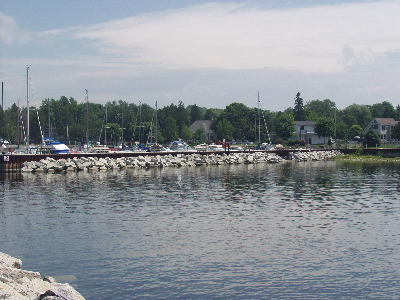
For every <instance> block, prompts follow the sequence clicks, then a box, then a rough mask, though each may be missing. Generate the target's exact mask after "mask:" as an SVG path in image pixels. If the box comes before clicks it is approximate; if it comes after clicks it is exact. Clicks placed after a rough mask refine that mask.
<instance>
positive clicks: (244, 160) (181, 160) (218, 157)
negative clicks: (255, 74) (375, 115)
mask: <svg viewBox="0 0 400 300" xmlns="http://www.w3.org/2000/svg"><path fill="white" fill-rule="evenodd" d="M338 154H339V152H338V151H316V152H294V153H292V154H291V159H293V160H295V161H309V160H327V159H331V158H332V157H334V156H336V155H338ZM282 161H285V159H283V158H282V157H280V156H279V155H277V154H276V153H269V152H252V153H246V152H243V153H229V154H226V153H223V154H218V153H215V154H209V155H203V154H198V153H190V154H180V153H179V154H175V155H173V154H168V155H155V156H150V155H141V156H137V157H120V158H110V157H79V158H78V157H73V158H62V159H57V160H55V159H54V158H50V157H48V158H46V159H42V160H40V161H31V162H25V163H24V166H23V167H22V169H21V170H22V171H23V172H49V173H56V172H67V171H75V172H76V171H102V170H104V171H105V170H113V169H125V168H153V167H160V168H164V167H184V166H200V165H232V164H257V163H265V162H266V163H279V162H282Z"/></svg>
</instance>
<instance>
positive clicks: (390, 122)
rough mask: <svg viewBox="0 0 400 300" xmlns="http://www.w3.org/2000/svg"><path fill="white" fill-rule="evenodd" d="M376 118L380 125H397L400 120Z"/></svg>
mask: <svg viewBox="0 0 400 300" xmlns="http://www.w3.org/2000/svg"><path fill="white" fill-rule="evenodd" d="M374 120H375V121H376V122H377V123H378V124H379V125H389V126H396V125H397V124H398V123H399V121H396V120H395V119H393V118H374Z"/></svg>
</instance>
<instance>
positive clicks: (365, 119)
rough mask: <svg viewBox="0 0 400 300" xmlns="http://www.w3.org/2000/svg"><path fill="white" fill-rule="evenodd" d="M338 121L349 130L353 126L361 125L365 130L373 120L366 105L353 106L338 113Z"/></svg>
mask: <svg viewBox="0 0 400 300" xmlns="http://www.w3.org/2000/svg"><path fill="white" fill-rule="evenodd" d="M338 119H339V120H340V121H343V122H344V123H345V124H346V125H347V126H348V127H349V128H350V126H352V125H360V126H361V127H362V128H365V127H366V126H367V125H368V123H369V122H370V121H371V120H372V115H371V112H370V110H369V108H368V106H366V105H359V104H352V105H350V106H348V107H346V108H345V109H343V110H342V111H340V112H338Z"/></svg>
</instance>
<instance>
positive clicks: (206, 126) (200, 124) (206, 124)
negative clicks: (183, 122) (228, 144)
mask: <svg viewBox="0 0 400 300" xmlns="http://www.w3.org/2000/svg"><path fill="white" fill-rule="evenodd" d="M210 126H211V121H210V120H197V121H195V122H194V123H193V124H192V125H190V127H189V130H190V131H191V132H192V133H193V134H195V133H196V131H197V130H198V129H199V128H203V130H204V132H205V133H206V135H207V139H208V140H209V141H215V140H216V139H217V135H216V134H215V132H214V131H213V130H212V129H211V128H210Z"/></svg>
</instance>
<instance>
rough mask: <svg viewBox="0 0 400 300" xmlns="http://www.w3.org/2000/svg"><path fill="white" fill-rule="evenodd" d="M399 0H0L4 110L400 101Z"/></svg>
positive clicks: (274, 107)
mask: <svg viewBox="0 0 400 300" xmlns="http://www.w3.org/2000/svg"><path fill="white" fill-rule="evenodd" d="M399 16H400V1H398V0H394V1H391V0H387V1H385V0H382V1H378V0H375V1H373V0H371V1H363V0H359V1H356V0H355V1H343V0H326V1H322V0H308V1H305V0H298V1H295V0H253V1H235V0H232V1H225V0H221V1H214V2H212V1H199V0H168V1H167V0H146V1H142V0H112V1H111V0H86V1H82V0H68V1H66V0H58V1H54V0H41V1H28V0H0V77H1V81H2V82H3V84H4V91H3V93H4V107H5V108H7V107H10V106H11V105H12V104H14V103H18V101H20V103H21V106H26V102H27V66H29V93H30V105H37V106H39V105H40V104H41V102H42V100H43V99H45V98H54V99H59V98H60V97H61V96H66V97H68V98H69V97H72V98H74V99H75V100H77V101H78V102H84V101H85V99H86V90H87V91H88V94H87V95H88V98H89V101H90V102H96V103H101V104H104V103H106V102H109V101H118V100H123V101H126V102H128V103H135V104H139V103H147V104H148V105H150V106H152V107H155V104H156V101H157V104H158V107H163V106H167V105H170V104H172V103H174V104H178V102H179V101H182V102H183V103H184V104H185V105H192V104H196V105H198V106H204V107H207V108H225V107H226V106H227V105H229V104H231V103H233V102H241V103H244V104H245V105H247V106H248V107H257V106H258V93H259V99H260V108H262V109H264V110H270V111H283V110H285V109H287V108H288V107H293V106H294V98H295V96H296V94H297V92H300V93H301V97H302V98H303V99H304V102H305V103H307V102H308V101H311V100H316V99H319V100H324V99H330V100H332V101H334V102H335V103H336V105H337V107H338V108H339V109H343V108H345V107H347V106H349V105H352V104H354V103H356V104H367V105H372V104H375V103H381V102H383V101H389V102H391V103H392V104H393V105H394V106H397V105H400V97H399V95H400V18H399Z"/></svg>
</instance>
